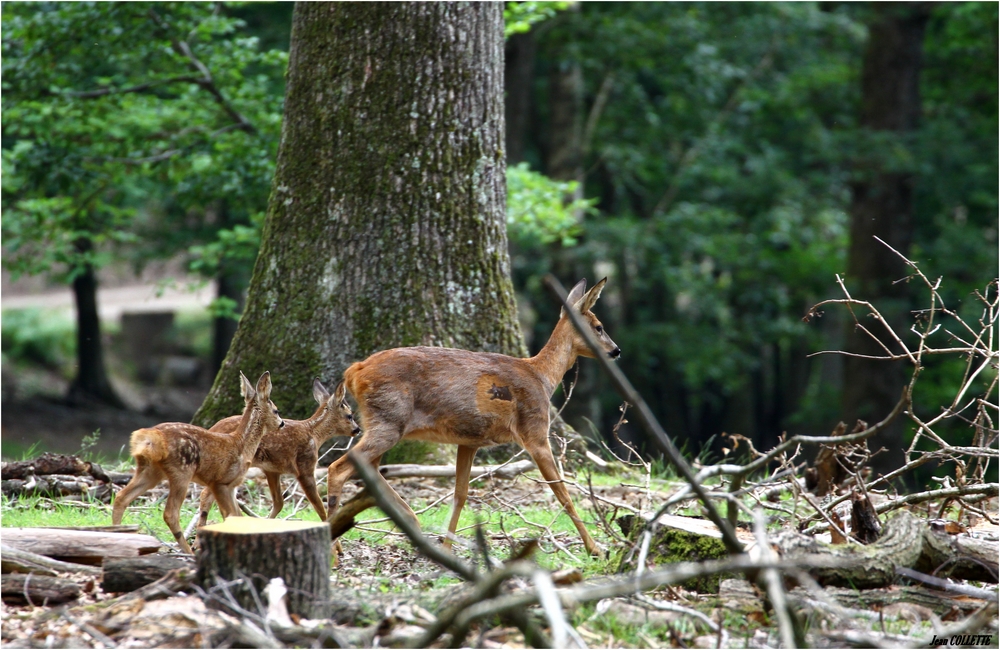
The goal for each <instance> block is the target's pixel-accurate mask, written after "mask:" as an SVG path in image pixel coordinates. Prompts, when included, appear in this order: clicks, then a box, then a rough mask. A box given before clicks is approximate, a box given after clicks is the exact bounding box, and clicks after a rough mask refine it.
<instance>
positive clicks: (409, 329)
mask: <svg viewBox="0 0 1000 650" xmlns="http://www.w3.org/2000/svg"><path fill="white" fill-rule="evenodd" d="M503 137H504V116H503V16H502V6H501V5H500V4H499V3H461V4H459V3H409V2H407V3H324V2H301V3H298V4H296V7H295V13H294V16H293V20H292V37H291V50H290V53H289V69H288V77H287V89H286V101H285V114H284V125H283V127H282V138H281V146H280V149H279V153H278V163H277V168H276V170H275V176H274V181H273V186H272V187H273V189H272V192H271V200H270V203H269V205H268V215H267V220H266V222H265V225H264V229H263V232H262V240H261V249H260V254H259V256H258V258H257V263H256V266H255V268H254V273H253V277H252V279H251V281H250V289H249V293H248V297H247V306H246V310H245V312H244V314H243V317H242V319H241V321H240V325H239V329H238V330H237V332H236V336H235V338H234V339H233V343H232V346H231V347H230V349H229V354H228V355H227V356H226V359H225V361H224V362H223V365H222V369H221V370H220V372H219V374H218V376H217V377H216V380H215V385H214V386H213V387H212V389H211V392H210V393H209V395H208V397H207V398H206V400H205V402H204V404H203V405H202V408H201V409H200V410H199V412H198V413H197V414H196V415H195V418H194V421H195V422H196V423H199V424H207V423H211V422H214V421H216V420H218V419H219V418H222V417H225V416H228V415H232V414H233V413H237V412H239V408H240V407H241V405H242V402H241V400H240V397H239V392H238V391H237V390H236V386H237V371H239V370H242V371H243V372H245V373H247V374H251V375H252V374H254V373H260V372H261V371H263V370H270V371H271V373H272V376H273V378H274V383H275V390H274V395H273V399H274V401H275V403H276V404H277V405H278V406H279V407H280V408H281V409H282V412H283V413H285V414H287V415H288V416H289V417H304V416H305V415H307V413H308V412H311V411H312V408H313V407H314V405H313V403H312V394H311V390H310V386H311V382H312V379H313V378H314V377H319V378H321V379H322V380H324V381H326V382H335V381H336V380H338V379H339V378H340V376H341V374H342V373H343V371H344V369H345V368H346V367H347V366H348V365H349V364H350V363H352V362H354V361H357V360H359V359H363V358H365V357H367V356H368V355H370V354H371V353H372V352H375V351H377V350H381V349H386V348H392V347H397V346H407V345H441V346H452V347H460V348H466V349H470V350H486V351H492V352H501V353H506V354H512V355H519V356H523V354H524V352H525V351H524V345H523V342H522V339H521V332H520V329H519V327H518V322H517V313H516V303H515V301H514V292H513V287H512V285H511V281H510V260H509V257H508V253H507V235H506V219H505V214H504V212H505V200H506V179H505V160H504V143H503Z"/></svg>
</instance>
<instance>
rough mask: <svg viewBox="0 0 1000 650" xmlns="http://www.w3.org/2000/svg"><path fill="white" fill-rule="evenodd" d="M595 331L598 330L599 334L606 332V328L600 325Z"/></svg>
mask: <svg viewBox="0 0 1000 650" xmlns="http://www.w3.org/2000/svg"><path fill="white" fill-rule="evenodd" d="M594 331H596V332H597V333H598V334H602V333H603V332H604V328H603V327H601V326H600V325H598V326H597V327H595V328H594Z"/></svg>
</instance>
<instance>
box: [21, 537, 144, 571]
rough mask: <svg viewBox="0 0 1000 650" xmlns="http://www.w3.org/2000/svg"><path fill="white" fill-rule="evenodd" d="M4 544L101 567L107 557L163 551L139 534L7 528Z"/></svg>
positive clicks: (132, 555)
mask: <svg viewBox="0 0 1000 650" xmlns="http://www.w3.org/2000/svg"><path fill="white" fill-rule="evenodd" d="M3 542H4V544H6V545H8V546H11V547H13V548H15V549H19V550H22V551H30V552H32V553H37V554H39V555H45V556H48V557H51V558H55V559H57V560H62V561H64V562H76V563H78V564H95V565H99V564H100V563H101V562H102V561H103V559H104V558H106V557H137V556H139V555H145V554H147V553H155V552H157V551H158V550H160V547H161V546H162V544H161V543H160V540H158V539H156V538H155V537H152V536H150V535H139V534H137V533H104V532H98V531H88V530H66V529H61V528H4V529H3Z"/></svg>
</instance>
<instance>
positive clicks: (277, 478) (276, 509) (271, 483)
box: [264, 472, 285, 519]
mask: <svg viewBox="0 0 1000 650" xmlns="http://www.w3.org/2000/svg"><path fill="white" fill-rule="evenodd" d="M264 476H266V477H267V488H268V489H269V490H270V491H271V514H269V515H268V517H270V518H271V519H274V518H275V517H277V516H278V515H279V514H280V513H281V509H282V508H284V507H285V495H284V494H282V492H281V474H279V473H277V472H264Z"/></svg>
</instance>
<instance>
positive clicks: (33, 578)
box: [0, 573, 81, 607]
mask: <svg viewBox="0 0 1000 650" xmlns="http://www.w3.org/2000/svg"><path fill="white" fill-rule="evenodd" d="M80 592H81V589H80V585H78V584H76V583H75V582H73V581H72V580H66V579H65V578H53V577H51V576H40V575H35V574H27V575H23V574H19V573H8V574H4V575H3V576H0V596H2V598H3V602H5V603H7V604H8V605H33V606H41V607H44V606H46V605H58V604H60V603H66V602H69V601H71V600H76V599H77V598H79V596H80Z"/></svg>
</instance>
